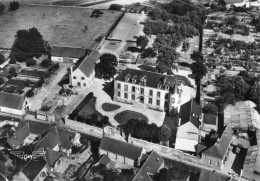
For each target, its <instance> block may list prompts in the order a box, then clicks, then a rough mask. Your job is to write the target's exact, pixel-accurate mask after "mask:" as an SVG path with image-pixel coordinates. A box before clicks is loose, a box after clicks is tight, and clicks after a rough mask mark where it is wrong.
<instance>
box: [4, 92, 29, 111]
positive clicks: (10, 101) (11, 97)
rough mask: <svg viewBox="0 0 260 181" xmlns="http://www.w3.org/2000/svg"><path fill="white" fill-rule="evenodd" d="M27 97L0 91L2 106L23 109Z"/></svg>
mask: <svg viewBox="0 0 260 181" xmlns="http://www.w3.org/2000/svg"><path fill="white" fill-rule="evenodd" d="M24 100H25V97H24V95H17V94H10V93H6V92H0V106H1V107H7V108H11V109H17V110H21V109H22V108H23V103H24Z"/></svg>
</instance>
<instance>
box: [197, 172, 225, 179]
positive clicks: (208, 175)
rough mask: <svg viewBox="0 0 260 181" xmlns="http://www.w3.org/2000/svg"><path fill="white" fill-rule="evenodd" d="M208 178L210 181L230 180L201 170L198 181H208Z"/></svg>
mask: <svg viewBox="0 0 260 181" xmlns="http://www.w3.org/2000/svg"><path fill="white" fill-rule="evenodd" d="M209 178H210V181H228V180H230V178H228V177H226V176H223V175H219V174H217V173H212V172H209V171H206V170H201V172H200V177H199V181H208V180H209Z"/></svg>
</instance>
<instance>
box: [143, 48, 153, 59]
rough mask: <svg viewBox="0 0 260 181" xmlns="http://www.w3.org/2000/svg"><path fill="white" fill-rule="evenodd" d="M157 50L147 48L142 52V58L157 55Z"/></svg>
mask: <svg viewBox="0 0 260 181" xmlns="http://www.w3.org/2000/svg"><path fill="white" fill-rule="evenodd" d="M156 55H157V54H156V52H155V51H154V50H153V49H152V48H151V47H149V48H146V49H145V50H144V51H143V53H142V58H153V57H156Z"/></svg>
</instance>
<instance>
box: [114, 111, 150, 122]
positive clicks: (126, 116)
mask: <svg viewBox="0 0 260 181" xmlns="http://www.w3.org/2000/svg"><path fill="white" fill-rule="evenodd" d="M114 119H115V120H116V121H117V122H118V123H119V124H120V125H124V124H126V123H127V121H129V120H130V119H139V120H145V121H146V122H148V118H147V117H146V116H145V115H143V114H141V113H138V112H134V111H128V110H126V111H122V112H120V113H118V114H116V115H115V117H114Z"/></svg>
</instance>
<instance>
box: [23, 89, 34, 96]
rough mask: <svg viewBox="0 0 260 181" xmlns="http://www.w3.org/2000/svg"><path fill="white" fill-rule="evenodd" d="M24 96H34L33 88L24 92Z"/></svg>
mask: <svg viewBox="0 0 260 181" xmlns="http://www.w3.org/2000/svg"><path fill="white" fill-rule="evenodd" d="M25 96H26V97H33V96H34V91H33V89H29V90H28V91H27V92H26V93H25Z"/></svg>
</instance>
